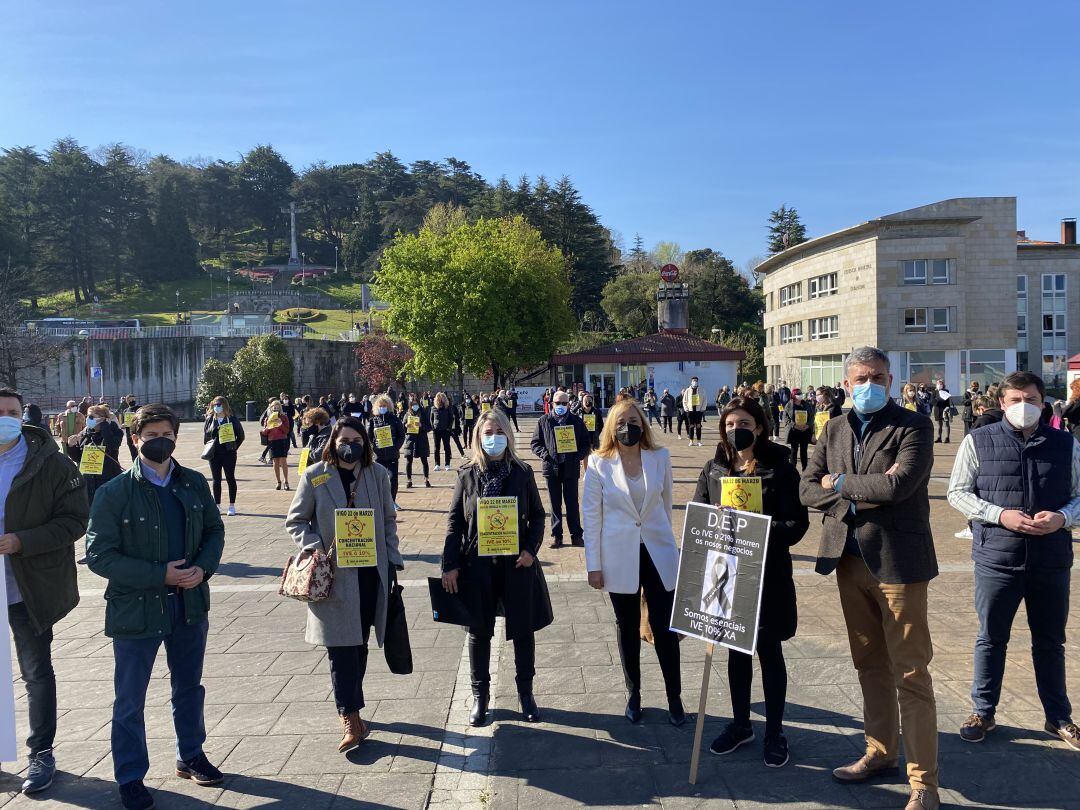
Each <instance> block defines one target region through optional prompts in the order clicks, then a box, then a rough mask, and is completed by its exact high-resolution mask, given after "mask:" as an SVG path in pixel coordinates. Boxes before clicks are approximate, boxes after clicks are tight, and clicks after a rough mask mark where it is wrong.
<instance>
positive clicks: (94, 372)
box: [90, 366, 102, 380]
mask: <svg viewBox="0 0 1080 810" xmlns="http://www.w3.org/2000/svg"><path fill="white" fill-rule="evenodd" d="M90 376H91V377H93V378H94V379H95V380H96V379H98V377H101V376H102V373H101V366H91V367H90Z"/></svg>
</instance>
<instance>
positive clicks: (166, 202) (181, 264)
mask: <svg viewBox="0 0 1080 810" xmlns="http://www.w3.org/2000/svg"><path fill="white" fill-rule="evenodd" d="M157 209H158V210H157V217H156V219H155V220H154V249H155V253H156V261H155V265H154V270H155V274H154V276H155V278H156V279H158V280H165V281H172V280H175V279H184V278H192V277H193V276H194V275H195V274H196V273H198V272H199V261H198V246H197V245H196V243H195V239H194V238H193V237H192V236H191V228H190V227H189V226H188V221H187V216H186V215H185V214H184V208H183V205H182V204H181V201H180V197H179V194H178V193H177V190H176V185H175V184H174V183H172V182H171V181H170V182H167V183H166V184H165V185H164V186H163V187H162V189H161V196H160V198H159V199H158V206H157Z"/></svg>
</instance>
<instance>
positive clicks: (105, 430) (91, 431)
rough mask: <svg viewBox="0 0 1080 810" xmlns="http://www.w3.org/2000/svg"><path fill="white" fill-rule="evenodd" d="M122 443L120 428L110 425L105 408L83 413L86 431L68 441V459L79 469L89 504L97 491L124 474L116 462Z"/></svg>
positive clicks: (107, 409) (96, 408) (97, 406)
mask: <svg viewBox="0 0 1080 810" xmlns="http://www.w3.org/2000/svg"><path fill="white" fill-rule="evenodd" d="M123 440H124V434H123V433H122V432H121V431H120V428H118V427H117V426H116V425H114V424H113V423H112V422H111V421H109V407H108V406H107V405H91V406H90V408H89V409H87V411H86V427H84V428H83V429H82V430H81V431H79V432H78V433H76V434H75V435H74V436H70V437H68V440H67V444H68V455H69V456H70V457H71V460H72V461H74V462H75V463H76V464H78V465H79V472H81V473H82V474H83V478H84V479H85V480H86V497H87V498H88V499H89V501H90V503H91V504H92V503H93V502H94V495H95V493H96V492H97V491H98V489H99V488H100V487H101V486H102V485H104V484H107V483H108V482H109V481H111V480H112V479H114V478H115V477H116V476H118V475H120V473H122V472H123V470H122V469H121V467H120V462H119V460H118V456H119V455H120V443H121V442H122V441H123Z"/></svg>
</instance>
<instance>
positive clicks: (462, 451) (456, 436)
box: [450, 432, 465, 456]
mask: <svg viewBox="0 0 1080 810" xmlns="http://www.w3.org/2000/svg"><path fill="white" fill-rule="evenodd" d="M450 435H451V436H453V437H454V444H456V445H457V451H458V455H459V456H464V455H465V448H464V447H462V446H461V434H460V433H454V432H451V433H450Z"/></svg>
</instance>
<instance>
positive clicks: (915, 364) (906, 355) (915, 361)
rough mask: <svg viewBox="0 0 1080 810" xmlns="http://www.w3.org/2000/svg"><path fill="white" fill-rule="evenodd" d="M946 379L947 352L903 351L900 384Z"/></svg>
mask: <svg viewBox="0 0 1080 810" xmlns="http://www.w3.org/2000/svg"><path fill="white" fill-rule="evenodd" d="M944 379H945V352H901V353H900V384H901V385H904V384H905V383H909V382H910V383H915V385H918V384H919V383H926V384H927V385H931V384H932V383H933V382H934V381H935V380H944Z"/></svg>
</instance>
